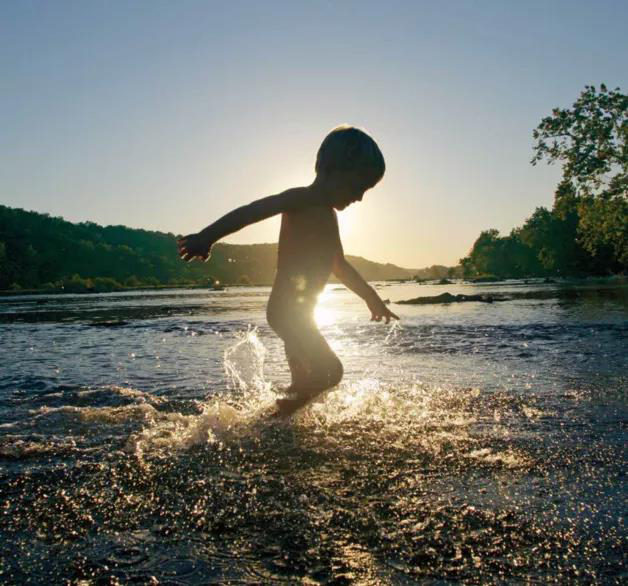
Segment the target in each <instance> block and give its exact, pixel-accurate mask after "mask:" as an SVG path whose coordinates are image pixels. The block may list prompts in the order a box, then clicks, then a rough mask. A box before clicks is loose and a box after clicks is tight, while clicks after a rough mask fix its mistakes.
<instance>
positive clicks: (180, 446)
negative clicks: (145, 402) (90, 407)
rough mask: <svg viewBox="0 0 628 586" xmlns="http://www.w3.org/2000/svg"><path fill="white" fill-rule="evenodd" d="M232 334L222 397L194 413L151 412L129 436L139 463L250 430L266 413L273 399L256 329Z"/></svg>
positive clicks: (264, 349)
mask: <svg viewBox="0 0 628 586" xmlns="http://www.w3.org/2000/svg"><path fill="white" fill-rule="evenodd" d="M235 336H236V339H237V341H236V342H235V344H233V345H232V346H230V347H229V348H227V349H226V350H225V353H224V369H225V374H226V376H227V378H228V380H229V383H230V384H229V391H228V395H227V396H218V397H216V396H211V395H210V398H209V399H207V400H206V401H205V402H204V403H203V404H202V405H201V413H200V414H192V415H184V414H181V413H171V412H159V411H155V412H154V414H153V420H152V421H151V423H150V425H148V426H146V427H145V428H144V429H143V430H142V431H140V432H139V433H135V434H133V435H131V437H129V440H128V442H127V445H126V449H127V450H128V451H130V452H132V453H133V454H135V455H136V456H137V457H138V458H140V459H143V458H144V457H145V456H147V455H149V454H150V455H154V456H159V455H164V456H167V455H170V454H171V453H173V452H177V451H184V450H187V449H189V448H191V447H193V446H197V445H203V444H212V443H217V442H222V441H226V440H227V439H228V438H229V437H235V436H238V435H242V434H244V433H250V432H251V430H252V424H254V423H255V422H258V421H259V420H260V417H262V416H263V415H264V414H265V413H267V412H269V410H270V408H271V407H272V405H273V404H274V401H275V399H276V395H275V393H274V392H273V391H272V390H271V385H270V383H269V382H267V381H266V380H265V378H264V359H265V357H266V348H265V347H264V344H263V343H262V342H261V340H260V339H259V336H258V332H257V329H256V328H251V327H249V329H248V330H247V331H246V332H238V333H236V335H235Z"/></svg>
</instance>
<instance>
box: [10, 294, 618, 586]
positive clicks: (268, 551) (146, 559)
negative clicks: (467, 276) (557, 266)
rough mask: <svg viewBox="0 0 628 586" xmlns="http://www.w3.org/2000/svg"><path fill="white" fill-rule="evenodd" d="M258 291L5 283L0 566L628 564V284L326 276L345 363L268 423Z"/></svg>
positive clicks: (519, 573) (151, 575) (46, 572)
mask: <svg viewBox="0 0 628 586" xmlns="http://www.w3.org/2000/svg"><path fill="white" fill-rule="evenodd" d="M387 289H388V290H387V291H386V294H385V295H384V296H385V297H391V299H393V300H394V299H397V298H408V297H412V296H416V294H418V293H416V292H415V290H416V289H420V292H421V293H423V291H424V290H425V286H423V287H422V288H419V287H414V288H412V287H409V286H405V287H402V286H398V287H388V288H387ZM455 292H458V291H455ZM461 292H465V291H461ZM424 294H426V295H429V294H432V293H431V292H427V291H426V292H425V293H424ZM266 295H267V290H250V289H249V290H243V291H237V290H236V291H234V292H229V291H226V292H220V293H219V294H216V293H209V294H207V295H206V296H199V295H198V294H197V293H187V292H178V293H176V292H166V293H161V294H150V295H146V296H142V295H126V296H125V295H118V296H115V295H109V296H107V295H102V296H94V297H93V298H89V297H81V298H68V299H65V300H63V299H56V298H50V299H49V300H48V298H46V299H47V303H46V304H41V305H39V306H37V305H36V304H35V303H34V302H33V301H34V300H33V301H29V300H25V299H16V300H15V301H14V302H8V301H6V300H5V301H4V302H3V304H4V307H3V308H2V309H1V310H0V311H3V313H2V314H0V315H3V316H4V317H3V320H2V321H4V324H5V325H0V336H1V339H2V346H3V350H4V352H3V356H4V358H3V362H2V364H1V366H0V368H1V369H2V373H1V374H2V377H0V503H1V504H0V506H1V507H2V513H1V514H2V522H1V524H0V537H1V541H0V544H1V545H0V572H2V574H0V576H1V577H0V582H8V583H20V582H28V581H30V582H36V583H62V582H64V581H71V582H72V581H73V582H76V583H78V582H79V581H81V580H86V581H90V580H93V581H99V580H100V581H101V582H103V583H115V581H116V580H117V581H118V582H120V583H129V582H135V583H146V584H149V583H157V581H158V582H159V583H169V584H206V583H227V582H233V583H237V582H241V583H269V582H285V583H295V582H301V581H305V582H306V583H329V582H333V583H358V584H380V583H400V584H409V583H415V582H425V581H427V582H429V581H431V580H439V579H444V580H447V581H454V582H455V581H471V582H476V583H477V582H500V581H543V582H546V581H551V580H554V581H558V582H591V581H593V582H604V583H620V582H621V578H622V575H623V574H622V573H623V572H624V571H625V570H624V567H625V565H624V562H625V553H624V549H625V547H624V546H625V537H626V535H625V529H624V526H623V521H622V519H623V512H624V506H625V496H624V495H625V474H624V469H625V461H626V452H625V450H626V448H625V445H626V442H625V433H624V425H625V421H626V405H625V390H626V372H627V370H626V366H628V365H627V358H626V352H625V340H626V334H627V333H628V320H627V319H626V311H625V305H623V302H621V301H619V302H618V301H614V300H613V298H612V297H611V298H610V299H609V297H608V296H606V295H605V296H604V297H602V298H600V300H599V302H597V303H596V302H595V301H591V299H588V300H587V301H586V302H584V303H583V302H581V301H579V302H577V303H573V302H571V303H567V304H565V303H562V302H561V301H557V300H543V301H525V302H512V303H510V304H508V305H506V304H499V306H493V307H486V306H484V305H480V304H465V306H464V307H427V306H423V307H418V306H416V307H412V306H403V307H401V309H400V310H399V313H400V314H401V317H402V322H401V324H396V323H395V324H390V325H388V326H386V325H384V324H372V323H370V322H369V321H368V320H369V317H370V316H369V314H368V312H367V310H366V308H364V307H363V306H362V305H361V304H360V302H359V301H353V300H352V298H351V297H350V296H349V294H348V293H347V292H345V291H335V290H329V291H328V292H327V294H326V297H325V298H323V299H321V300H320V311H321V314H320V316H317V319H321V320H322V321H320V322H319V323H320V324H321V327H323V329H324V332H325V335H326V336H327V337H328V338H329V340H330V343H331V344H332V346H334V348H336V349H337V351H338V352H339V354H340V356H341V358H342V359H343V361H344V363H345V371H346V376H345V380H344V381H343V382H342V383H341V385H340V386H339V387H338V388H336V389H334V390H332V391H330V392H329V393H327V394H326V396H324V397H323V398H322V400H320V401H318V402H316V403H315V404H313V405H312V406H310V407H309V408H308V409H305V410H304V411H302V412H301V413H299V414H298V415H297V416H295V417H294V418H292V419H289V420H285V421H277V420H271V419H269V418H268V417H267V413H268V409H269V407H270V406H272V404H273V401H274V399H275V398H276V396H277V395H276V393H277V392H278V389H280V388H281V387H282V385H284V384H286V383H287V381H288V372H287V369H286V367H285V364H284V362H283V356H282V348H281V345H280V343H279V341H278V340H277V339H276V338H274V336H273V335H272V333H271V332H270V331H269V330H268V328H267V327H266V326H265V324H264V322H263V307H264V301H265V296H266ZM48 303H49V304H51V307H50V309H49V311H48V310H46V311H47V312H48V315H46V316H45V317H44V316H42V315H39V316H38V318H37V319H34V318H32V316H30V314H34V313H40V312H42V311H43V310H42V306H45V305H48ZM395 311H396V310H395ZM396 312H397V311H396ZM9 314H12V315H13V317H15V316H18V317H17V318H16V319H13V318H9V317H8V315H9ZM94 314H98V316H99V319H107V320H111V319H112V317H111V316H112V315H115V316H116V319H118V320H121V321H124V322H127V323H124V324H120V325H115V326H113V327H112V326H107V327H93V325H91V324H92V323H93V321H94V320H93V319H92V318H93V315H94ZM63 315H66V316H69V317H70V319H69V320H67V321H66V320H64V319H63V318H62V316H63ZM325 315H328V316H330V318H331V317H333V320H331V319H330V321H325ZM29 316H30V317H29ZM0 323H1V321H0Z"/></svg>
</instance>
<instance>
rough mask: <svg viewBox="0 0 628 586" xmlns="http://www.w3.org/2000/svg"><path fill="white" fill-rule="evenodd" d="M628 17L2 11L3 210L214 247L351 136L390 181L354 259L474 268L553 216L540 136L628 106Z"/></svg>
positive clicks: (113, 5)
mask: <svg viewBox="0 0 628 586" xmlns="http://www.w3.org/2000/svg"><path fill="white" fill-rule="evenodd" d="M627 24H628V2H626V1H625V0H617V1H605V0H597V1H595V2H591V1H589V0H587V1H576V0H568V1H548V0H543V1H525V2H520V1H516V2H515V1H508V0H496V1H488V0H487V1H480V0H478V1H470V0H468V1H464V0H458V1H456V0H448V1H446V2H445V1H440V0H438V1H437V0H434V1H430V2H427V1H419V0H415V1H412V0H408V1H404V2H399V1H395V0H387V1H386V2H384V1H382V0H378V1H375V2H369V1H365V0H361V1H334V2H332V1H327V2H325V1H314V0H312V1H307V2H306V1H305V0H302V1H301V0H290V1H286V2H279V1H273V0H264V1H263V2H262V1H259V2H257V1H255V0H250V1H246V2H242V1H239V0H226V1H224V2H212V1H209V0H206V1H199V2H193V1H186V0H177V1H167V2H162V1H158V0H145V1H136V0H135V1H88V0H78V1H76V2H64V1H58V0H57V1H54V2H50V1H44V2H32V1H29V0H0V203H2V204H5V205H9V206H14V207H21V208H25V209H31V210H35V211H39V212H47V213H50V214H51V215H55V216H63V217H65V218H66V219H68V220H71V221H83V220H92V221H95V222H98V223H101V224H125V225H127V226H132V227H138V228H146V229H155V230H163V231H169V232H174V233H183V234H185V233H189V232H194V231H198V230H199V229H201V228H203V227H204V226H205V225H207V224H209V223H211V222H212V221H214V220H215V219H217V218H218V217H219V216H220V215H222V214H224V213H226V212H228V211H229V210H230V209H232V208H233V207H236V206H239V205H242V204H245V203H248V202H249V201H251V200H253V199H256V198H258V197H261V196H265V195H270V194H272V193H277V192H279V191H282V190H283V189H286V188H288V187H293V186H295V185H305V184H308V183H309V182H311V181H312V179H313V177H314V171H313V167H314V158H315V154H316V150H317V148H318V146H319V144H320V141H321V140H322V138H323V137H324V135H325V134H326V133H327V132H328V131H329V130H330V129H331V128H333V127H334V126H336V125H338V124H341V123H349V124H353V125H356V126H360V127H362V128H365V129H366V130H367V131H368V132H370V133H371V134H372V135H373V137H374V138H375V139H376V140H377V141H378V143H379V144H380V146H381V148H382V151H383V153H384V156H385V158H386V163H387V173H386V176H385V177H384V179H383V181H382V182H381V183H380V184H379V185H378V186H377V187H376V188H375V189H373V190H371V191H369V192H367V194H366V196H365V198H364V200H363V202H362V203H359V204H355V205H354V206H351V207H350V208H349V209H348V210H346V211H344V212H342V213H341V214H340V218H341V232H342V236H343V241H344V245H345V251H346V252H347V253H350V254H357V255H360V256H365V257H367V258H369V259H372V260H377V261H383V262H394V263H396V264H400V265H402V266H406V267H413V268H418V267H423V266H426V265H431V264H447V265H449V264H454V263H456V262H457V261H458V259H459V258H460V257H461V256H464V255H465V254H466V253H467V252H468V250H469V248H470V247H471V245H472V244H473V241H474V240H475V238H476V237H477V236H478V234H479V232H480V231H481V230H483V229H487V228H498V229H499V230H501V231H505V232H508V231H509V230H510V229H512V228H513V227H514V226H517V225H520V224H521V223H522V222H523V221H524V220H525V218H526V217H527V216H529V215H530V214H531V213H532V211H533V210H534V208H535V207H536V206H539V205H545V206H549V205H551V202H552V197H553V189H554V187H555V185H556V182H557V179H558V177H559V169H558V168H557V167H547V166H540V167H539V166H537V167H532V166H531V165H530V164H529V160H530V158H531V157H532V136H531V134H532V129H533V128H534V127H535V126H536V125H537V124H538V122H539V121H540V119H541V117H543V116H545V115H547V114H549V113H550V112H551V109H552V108H553V107H555V106H569V105H571V104H572V103H573V101H574V100H575V99H576V97H577V96H578V94H579V92H580V91H581V90H582V89H583V87H584V85H585V84H595V85H598V84H599V83H600V82H605V83H606V84H607V85H609V87H613V88H614V87H616V86H619V87H621V89H622V90H623V91H626V89H627V87H626V86H628V83H627V81H628V35H627V34H626V30H627V28H626V27H627ZM277 231H278V220H277V219H273V220H268V221H266V222H262V223H260V224H258V225H255V226H252V227H249V228H246V229H245V230H243V231H242V232H240V233H238V234H236V235H233V236H231V237H229V238H227V241H229V242H238V243H251V242H274V241H276V240H277Z"/></svg>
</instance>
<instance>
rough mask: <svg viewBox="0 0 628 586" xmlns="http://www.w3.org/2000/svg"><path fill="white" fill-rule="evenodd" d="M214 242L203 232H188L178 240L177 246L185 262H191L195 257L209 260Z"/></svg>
mask: <svg viewBox="0 0 628 586" xmlns="http://www.w3.org/2000/svg"><path fill="white" fill-rule="evenodd" d="M212 245H213V242H210V241H209V240H208V239H207V237H205V236H203V235H202V234H200V233H199V234H188V235H187V236H184V237H183V238H179V240H177V247H178V248H179V257H180V258H181V259H182V260H184V261H185V262H190V261H191V260H194V259H195V258H198V259H200V260H202V261H203V262H205V261H207V259H208V258H209V252H210V250H211V247H212Z"/></svg>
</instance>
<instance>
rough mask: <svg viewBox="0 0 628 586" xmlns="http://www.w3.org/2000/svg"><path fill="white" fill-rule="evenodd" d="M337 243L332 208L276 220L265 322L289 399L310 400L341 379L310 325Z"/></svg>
mask: <svg viewBox="0 0 628 586" xmlns="http://www.w3.org/2000/svg"><path fill="white" fill-rule="evenodd" d="M339 243H340V237H339V234H338V221H337V218H336V212H335V211H334V210H333V208H331V207H324V206H318V207H310V208H306V209H304V210H299V211H294V212H286V213H284V214H282V218H281V231H280V234H279V252H278V258H277V274H276V276H275V282H274V285H273V289H272V292H271V295H270V299H269V300H268V308H267V318H268V323H269V325H270V326H271V327H272V328H273V330H274V331H275V332H276V333H277V335H278V336H279V337H280V338H281V339H282V340H283V342H284V345H285V351H286V358H287V359H288V364H289V366H290V372H291V373H292V385H291V387H290V391H293V392H295V393H308V394H315V393H317V392H320V391H321V390H325V389H327V388H330V387H332V386H334V385H336V384H337V383H338V382H340V379H341V378H342V364H341V362H340V360H339V359H338V357H337V356H336V355H335V354H334V352H333V351H332V350H331V348H330V347H329V345H328V344H327V342H326V340H325V338H323V336H322V335H321V333H320V332H319V330H318V328H317V326H316V323H315V321H314V308H315V306H316V302H317V299H318V296H319V295H320V293H321V292H322V290H323V288H324V287H325V284H326V283H327V280H328V279H329V275H330V274H331V272H332V269H333V266H334V259H335V257H336V255H337V254H338V246H339Z"/></svg>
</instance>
